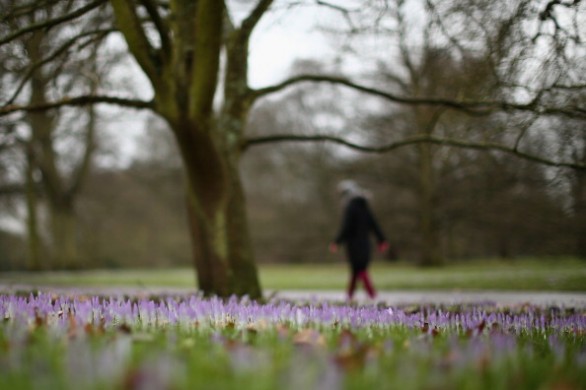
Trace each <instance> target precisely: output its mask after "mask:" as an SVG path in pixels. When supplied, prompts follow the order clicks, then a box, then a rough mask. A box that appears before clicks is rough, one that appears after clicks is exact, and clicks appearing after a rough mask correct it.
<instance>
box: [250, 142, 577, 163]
mask: <svg viewBox="0 0 586 390" xmlns="http://www.w3.org/2000/svg"><path fill="white" fill-rule="evenodd" d="M276 142H331V143H335V144H338V145H343V146H346V147H348V148H350V149H354V150H358V151H361V152H368V153H387V152H390V151H392V150H395V149H398V148H401V147H404V146H408V145H415V144H421V143H430V144H434V145H441V146H451V147H456V148H463V149H475V150H482V151H498V152H503V153H507V154H511V155H514V156H517V157H519V158H522V159H525V160H529V161H533V162H537V163H540V164H543V165H547V166H553V167H565V168H573V169H579V170H586V165H585V164H580V163H575V162H567V161H553V160H550V159H548V158H545V157H540V156H536V155H534V154H530V153H525V152H521V151H519V150H516V149H514V148H511V147H509V146H506V145H501V144H497V143H490V142H467V141H462V140H457V139H451V138H440V137H434V136H428V135H418V136H414V137H409V138H405V139H403V140H401V141H395V142H391V143H389V144H386V145H382V146H366V145H359V144H356V143H354V142H350V141H348V140H345V139H343V138H340V137H335V136H331V135H296V134H283V135H272V136H261V137H251V138H248V139H247V140H245V142H244V143H243V145H242V148H243V150H247V149H248V148H250V147H251V146H258V145H264V144H270V143H276Z"/></svg>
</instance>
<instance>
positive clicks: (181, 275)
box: [0, 258, 586, 291]
mask: <svg viewBox="0 0 586 390" xmlns="http://www.w3.org/2000/svg"><path fill="white" fill-rule="evenodd" d="M259 268H260V277H261V282H262V285H263V288H265V289H267V290H332V289H334V290H339V289H343V288H344V287H345V285H346V282H347V278H348V274H347V272H348V270H347V268H346V266H345V264H344V263H343V262H342V261H340V263H336V264H306V265H260V266H259ZM371 274H372V277H373V279H374V282H375V284H376V286H377V288H378V289H379V290H382V291H384V290H483V289H485V290H509V291H514V290H546V291H586V261H583V260H582V261H581V260H578V259H572V258H563V259H523V260H515V261H507V262H504V261H499V260H485V261H473V262H469V263H459V264H451V265H448V266H445V267H442V268H418V267H415V266H413V265H409V264H404V263H397V264H389V263H383V262H382V261H375V262H374V263H373V266H372V268H371ZM0 284H4V285H11V284H19V285H20V284H23V285H33V286H93V287H96V286H108V287H113V286H125V287H174V288H190V287H194V286H195V274H194V271H193V270H192V269H190V268H172V269H117V270H94V271H77V272H37V273H23V272H18V273H17V272H8V273H0Z"/></svg>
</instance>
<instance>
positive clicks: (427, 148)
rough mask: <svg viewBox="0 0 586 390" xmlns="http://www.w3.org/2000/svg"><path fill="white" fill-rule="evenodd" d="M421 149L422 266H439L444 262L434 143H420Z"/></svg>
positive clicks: (420, 216) (419, 147) (420, 211)
mask: <svg viewBox="0 0 586 390" xmlns="http://www.w3.org/2000/svg"><path fill="white" fill-rule="evenodd" d="M418 150H419V228H420V234H421V236H420V239H421V258H420V264H421V265H422V266H438V265H441V264H442V263H443V261H442V256H441V253H440V248H439V237H438V236H439V235H438V226H437V218H436V215H435V214H436V210H435V209H436V205H435V185H434V173H433V156H432V145H430V144H421V145H418Z"/></svg>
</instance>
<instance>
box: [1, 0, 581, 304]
mask: <svg viewBox="0 0 586 390" xmlns="http://www.w3.org/2000/svg"><path fill="white" fill-rule="evenodd" d="M0 6H1V11H0V56H1V58H2V61H1V65H0V126H1V132H0V179H1V180H0V195H1V196H0V208H1V210H2V214H0V216H1V217H2V222H3V223H4V222H6V220H9V219H10V218H12V219H17V220H20V221H21V222H22V226H24V234H21V235H15V234H11V233H8V232H2V233H1V235H0V245H1V247H0V256H1V258H0V260H1V264H2V266H1V267H2V268H4V269H8V268H26V269H31V270H39V269H43V268H83V267H101V266H108V267H115V266H160V265H167V264H178V265H179V264H187V263H188V262H189V261H190V262H191V263H192V264H193V265H194V268H195V269H196V271H197V272H196V275H197V280H198V285H199V288H200V289H201V290H202V291H204V293H206V294H218V295H221V296H228V295H231V294H237V295H244V294H248V295H250V296H252V297H258V296H260V295H261V292H262V290H261V286H260V284H259V280H258V275H257V269H256V261H255V259H257V258H258V259H259V261H275V262H277V261H293V262H301V261H310V262H313V261H334V259H332V258H329V257H328V255H327V254H326V251H325V248H326V246H327V242H328V241H329V240H330V239H331V237H332V236H333V234H334V231H333V229H334V227H335V226H337V219H338V218H339V217H340V216H339V204H338V199H337V197H336V194H335V193H334V190H333V189H334V188H335V184H336V183H337V181H339V180H341V179H345V178H353V179H356V180H357V181H359V182H360V183H361V184H363V185H364V186H365V187H366V188H369V189H370V190H371V191H372V195H373V200H372V203H373V207H375V208H376V210H377V214H379V215H380V218H381V222H382V224H383V226H384V227H385V230H386V231H387V232H388V235H389V239H390V241H391V243H392V244H393V251H394V252H392V253H389V254H388V257H389V258H394V257H398V258H401V259H405V260H410V261H413V262H417V263H418V264H421V265H425V266H438V265H441V264H444V263H445V262H446V261H448V260H450V259H458V258H474V257H486V256H500V257H510V258H513V257H516V256H522V255H532V256H541V255H550V254H551V255H576V256H580V257H585V253H586V243H585V238H584V237H586V218H585V209H586V177H585V172H586V132H584V123H585V119H586V110H585V101H586V99H585V98H586V95H585V90H586V79H585V75H586V69H585V67H586V64H585V63H584V61H583V58H584V53H585V52H586V51H585V46H584V31H583V30H582V29H583V26H584V25H586V23H584V15H585V12H584V4H583V3H582V2H580V1H545V2H534V1H530V0H516V1H512V2H507V3H506V4H504V3H501V2H492V1H464V2H461V1H433V0H425V1H423V0H421V1H419V0H393V1H368V2H363V3H361V4H360V5H356V4H354V3H352V2H349V3H348V4H347V5H339V4H334V3H330V2H328V1H313V0H307V1H301V2H297V1H294V2H291V1H287V0H279V1H277V0H275V1H272V0H258V1H256V2H253V3H251V4H249V5H248V6H246V5H245V4H244V3H243V2H238V1H234V2H230V1H226V2H224V1H217V0H198V1H185V0H173V1H165V0H163V1H155V0H137V1H132V0H93V1H90V0H87V1H86V0H84V1H78V0H64V1H59V2H53V1H42V2H36V1H25V2H20V1H15V0H0ZM302 6H306V7H315V9H320V10H324V9H325V10H327V11H329V12H332V13H333V14H337V15H339V16H340V19H339V20H342V21H344V22H343V23H340V24H338V25H336V26H335V28H332V26H328V28H324V30H325V31H324V34H332V37H333V40H332V45H333V46H335V49H336V53H337V55H336V58H334V59H333V60H332V61H324V62H317V61H300V62H298V63H297V64H296V65H295V66H294V67H293V69H292V71H291V74H290V76H289V77H287V78H285V79H284V80H283V81H282V82H279V83H275V84H273V85H269V86H265V87H261V88H253V87H251V86H250V83H249V80H248V76H249V72H248V70H249V69H248V57H249V46H250V40H251V37H252V36H253V32H254V31H255V30H256V29H257V26H258V25H259V23H261V21H262V20H265V19H266V18H270V17H271V16H273V15H274V14H273V13H276V14H277V15H278V14H279V13H280V15H286V14H287V13H288V12H291V11H290V10H291V9H294V8H295V7H302ZM414 9H415V10H417V12H414V11H413V10H414ZM236 15H239V17H236ZM415 16H416V17H415ZM414 17H415V19H417V18H419V20H414V19H413V18H414ZM112 37H117V38H118V42H123V43H124V44H123V45H118V46H116V45H112V42H111V40H110V39H111V38H112ZM373 42H379V43H381V45H379V46H378V47H376V48H373V47H371V46H370V45H371V44H372V43H373ZM375 51H376V52H377V56H376V58H372V57H373V52H375ZM353 61H354V62H360V63H364V64H368V66H364V67H361V68H360V70H358V71H353V70H352V67H349V66H346V65H345V63H346V62H350V63H351V62H353ZM128 69H134V71H135V72H136V73H138V74H139V75H140V77H142V78H141V80H142V84H144V85H148V88H147V89H148V90H149V91H148V92H147V93H146V94H149V93H150V94H151V95H150V96H146V97H145V96H142V95H145V93H144V92H143V93H142V95H141V93H140V92H139V91H137V89H138V88H135V87H136V83H133V81H129V80H125V79H124V77H117V76H116V75H117V74H118V75H119V74H120V72H121V71H122V73H124V72H126V74H128ZM142 90H143V91H144V88H143V89H142ZM105 105H107V106H108V107H116V108H118V109H126V110H135V111H133V112H135V113H136V112H137V110H140V111H142V112H147V113H149V114H148V115H149V118H152V119H151V120H150V125H148V126H147V127H150V130H149V137H150V138H147V139H146V140H144V145H141V146H140V150H141V154H140V158H138V159H137V160H136V161H134V162H133V163H132V164H131V165H130V166H128V167H125V168H116V169H113V168H107V166H108V164H100V163H98V161H99V159H100V158H101V156H104V154H103V153H104V151H105V150H107V149H108V147H109V146H111V145H109V144H108V142H109V141H110V140H109V138H108V136H107V132H106V131H105V128H106V127H110V126H111V125H112V122H115V119H116V118H115V116H116V114H114V115H113V114H112V111H108V112H107V113H106V112H104V111H103V108H102V107H103V106H105ZM136 115H137V121H139V120H142V119H139V118H143V117H144V116H142V117H139V116H138V114H136ZM123 127H124V125H120V124H119V125H118V131H124V129H123ZM165 134H166V135H165ZM188 259H191V260H188Z"/></svg>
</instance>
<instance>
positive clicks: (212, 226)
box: [174, 125, 262, 298]
mask: <svg viewBox="0 0 586 390" xmlns="http://www.w3.org/2000/svg"><path fill="white" fill-rule="evenodd" d="M174 130H175V134H176V138H177V142H178V145H179V149H180V151H181V155H182V158H183V160H184V161H185V168H186V173H187V209H188V219H189V226H190V232H191V240H192V247H193V257H194V265H195V269H196V274H197V282H198V286H199V288H200V289H201V290H202V292H203V293H204V294H205V295H218V296H221V297H228V296H231V295H239V296H242V295H249V296H250V297H251V298H260V297H261V296H262V294H261V288H260V283H259V280H258V276H257V271H256V265H255V263H254V258H253V256H252V250H251V246H250V239H249V234H248V221H247V215H246V209H245V203H244V201H245V200H244V193H243V190H242V185H241V181H240V173H239V170H238V164H237V162H238V159H239V150H238V149H237V148H228V147H226V143H225V142H224V140H223V139H222V138H220V136H218V134H219V133H218V132H211V131H209V130H207V129H201V127H199V128H198V127H197V126H195V125H183V126H181V127H180V128H175V129H174Z"/></svg>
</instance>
